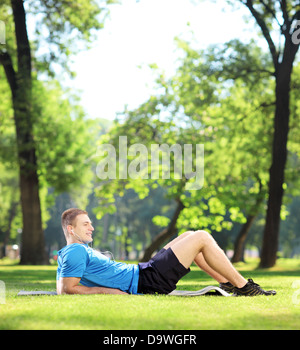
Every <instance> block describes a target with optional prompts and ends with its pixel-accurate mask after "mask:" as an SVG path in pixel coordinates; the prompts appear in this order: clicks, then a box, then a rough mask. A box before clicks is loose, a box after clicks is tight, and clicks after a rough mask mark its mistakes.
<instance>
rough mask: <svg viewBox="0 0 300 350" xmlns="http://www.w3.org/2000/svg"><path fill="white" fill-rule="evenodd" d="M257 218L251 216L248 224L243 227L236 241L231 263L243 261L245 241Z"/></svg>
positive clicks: (248, 218)
mask: <svg viewBox="0 0 300 350" xmlns="http://www.w3.org/2000/svg"><path fill="white" fill-rule="evenodd" d="M255 218H256V215H249V216H248V217H247V221H246V223H245V224H244V225H243V226H242V228H241V230H240V232H239V234H238V236H237V238H236V240H235V244H234V254H233V257H232V259H231V262H233V263H236V262H239V261H242V258H243V251H244V245H245V241H246V238H247V236H248V233H249V231H250V228H251V226H252V224H253V222H254V220H255Z"/></svg>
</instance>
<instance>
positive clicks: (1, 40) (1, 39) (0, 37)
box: [0, 21, 5, 45]
mask: <svg viewBox="0 0 300 350" xmlns="http://www.w3.org/2000/svg"><path fill="white" fill-rule="evenodd" d="M1 44H2V45H4V44H5V23H4V22H3V21H0V45H1Z"/></svg>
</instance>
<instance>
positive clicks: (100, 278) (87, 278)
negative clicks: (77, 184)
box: [57, 208, 276, 296]
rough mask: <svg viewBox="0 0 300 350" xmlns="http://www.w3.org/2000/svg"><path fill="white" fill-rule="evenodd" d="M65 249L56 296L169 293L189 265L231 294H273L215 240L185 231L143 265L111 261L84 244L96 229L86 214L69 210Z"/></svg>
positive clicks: (60, 257) (61, 254)
mask: <svg viewBox="0 0 300 350" xmlns="http://www.w3.org/2000/svg"><path fill="white" fill-rule="evenodd" d="M61 223H62V228H63V231H64V234H65V237H66V241H67V245H66V246H65V247H64V248H62V249H61V250H60V251H59V252H58V259H57V262H58V267H57V293H58V294H155V293H158V294H169V293H171V292H172V291H173V290H174V289H176V284H177V282H178V281H179V280H180V279H181V278H182V277H183V276H185V275H186V274H187V273H188V272H189V271H190V266H191V264H192V263H193V262H195V264H196V265H197V266H198V267H200V268H201V269H202V270H203V271H205V272H206V273H207V274H209V275H210V276H211V277H213V278H214V279H215V280H216V281H218V282H219V284H220V287H221V288H223V289H224V290H225V291H227V292H232V293H234V294H235V295H244V296H254V295H274V294H276V292H275V291H265V290H263V289H262V288H261V287H260V286H259V285H258V284H256V283H254V282H253V280H251V279H249V280H248V281H246V280H245V279H244V277H243V276H242V275H240V273H239V272H238V271H237V270H236V269H235V268H234V267H233V265H232V264H231V263H230V261H229V260H228V258H227V256H226V255H225V253H224V252H223V250H222V249H220V247H219V246H218V245H217V243H216V241H215V240H214V239H213V237H212V236H211V235H210V234H209V233H207V232H205V231H200V230H199V231H187V232H185V233H183V234H182V235H180V236H178V237H177V238H175V239H174V240H173V241H171V242H169V243H168V244H167V245H166V246H165V247H164V248H163V249H161V250H160V251H159V252H158V253H157V254H156V255H155V256H154V257H153V258H152V259H150V260H149V261H148V262H146V263H139V264H126V263H121V262H116V261H112V260H110V259H109V258H107V257H106V256H105V255H103V254H101V253H99V252H97V251H96V250H94V249H92V248H90V247H89V246H88V244H89V243H91V242H92V241H93V238H92V235H93V231H94V227H93V226H92V222H91V220H90V218H89V216H88V213H87V212H86V211H84V210H81V209H76V208H72V209H68V210H66V211H65V212H64V213H63V214H62V218H61Z"/></svg>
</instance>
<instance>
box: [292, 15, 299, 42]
mask: <svg viewBox="0 0 300 350" xmlns="http://www.w3.org/2000/svg"><path fill="white" fill-rule="evenodd" d="M292 42H293V44H295V45H299V44H300V20H298V21H297V22H296V25H295V30H294V32H293V34H292Z"/></svg>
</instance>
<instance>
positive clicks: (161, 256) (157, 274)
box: [138, 248, 190, 294]
mask: <svg viewBox="0 0 300 350" xmlns="http://www.w3.org/2000/svg"><path fill="white" fill-rule="evenodd" d="M138 266H139V269H140V277H139V284H138V293H141V294H156V293H157V294H169V293H171V292H172V291H173V290H174V289H176V284H177V283H178V281H179V280H180V279H181V278H182V277H183V276H185V275H186V274H187V273H188V272H190V269H186V268H185V267H184V266H183V265H182V264H181V263H180V262H179V260H178V259H177V257H176V255H175V254H174V253H173V251H172V249H171V248H169V249H167V250H166V249H162V250H160V251H159V252H158V253H157V254H156V255H155V256H154V257H153V258H152V259H150V260H149V261H148V262H146V263H139V264H138Z"/></svg>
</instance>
